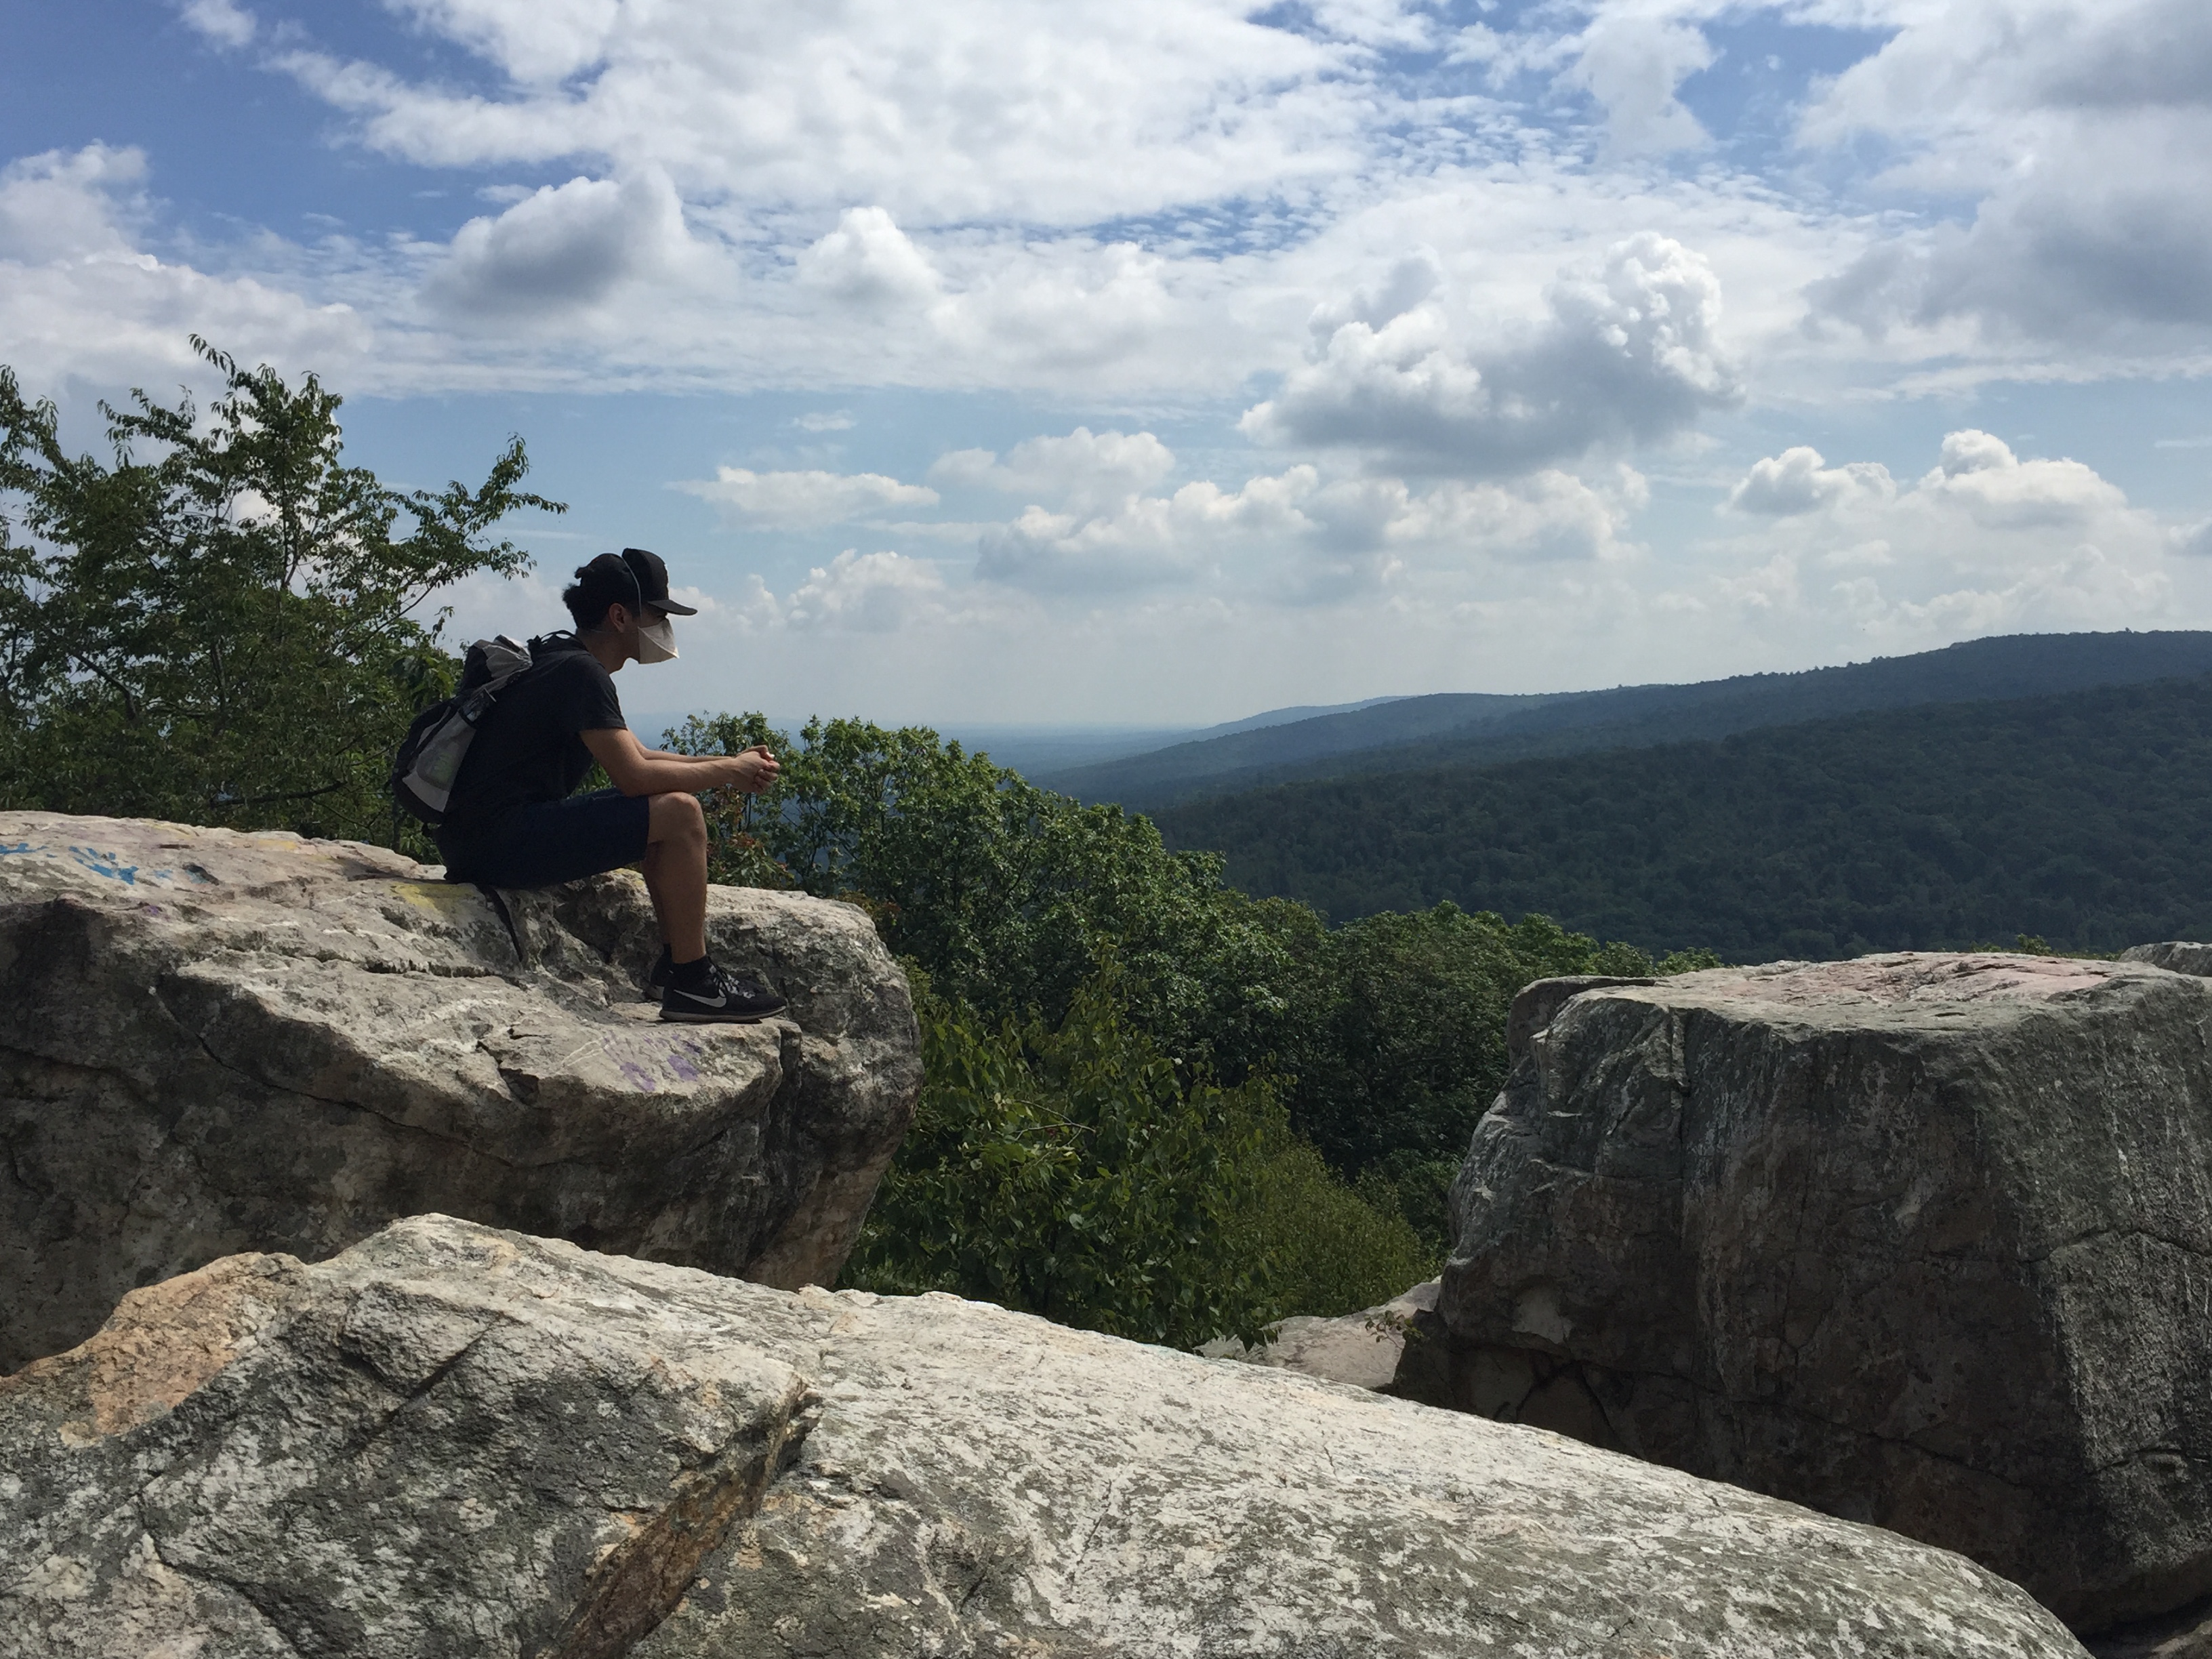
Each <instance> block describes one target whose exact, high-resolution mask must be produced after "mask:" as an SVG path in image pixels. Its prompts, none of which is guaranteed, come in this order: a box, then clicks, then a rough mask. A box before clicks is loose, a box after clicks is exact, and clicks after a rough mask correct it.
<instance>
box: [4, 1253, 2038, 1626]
mask: <svg viewBox="0 0 2212 1659" xmlns="http://www.w3.org/2000/svg"><path fill="white" fill-rule="evenodd" d="M0 1469H4V1470H5V1471H6V1474H4V1476H0V1656H6V1659H31V1656H38V1659H64V1656H65V1659H122V1656H129V1659H141V1656H145V1655H149V1654H158V1655H163V1656H182V1655H185V1654H197V1655H200V1656H203V1659H213V1656H216V1655H224V1656H230V1655H237V1656H259V1655H268V1656H272V1659H274V1656H292V1655H298V1654H334V1655H335V1654H345V1655H348V1656H362V1659H386V1656H389V1659H421V1656H445V1655H453V1656H459V1655H469V1656H476V1655H500V1654H506V1655H516V1654H538V1655H554V1656H561V1659H569V1656H586V1655H588V1656H593V1659H613V1656H617V1655H621V1654H624V1653H629V1654H634V1655H636V1656H639V1659H688V1656H700V1659H708V1656H712V1659H755V1656H758V1659H790V1656H795V1655H824V1656H837V1659H860V1656H869V1655H883V1656H890V1655H900V1656H908V1655H939V1654H943V1655H953V1654H975V1655H981V1654H993V1655H1005V1656H1014V1655H1031V1656H1038V1659H1045V1656H1093V1659H1096V1656H1104V1655H1127V1656H1145V1659H1152V1656H1158V1659H1170V1656H1176V1659H1182V1656H1217V1659H1218V1656H1231V1655H1280V1656H1291V1655H1297V1656H1307V1659H1338V1656H1342V1659H1352V1656H1358V1659H1370V1656H1377V1655H1390V1654H1401V1655H1406V1656H1409V1659H1410V1656H1439V1659H1444V1656H1456V1655H1468V1656H1474V1655H1483V1656H1492V1655H1522V1656H1527V1659H1573V1656H1583V1655H1589V1656H1601V1655H1602V1656H1620V1655H1630V1654H1652V1655H1657V1654H1664V1655H1668V1656H1670V1659H1699V1656H1712V1655H1733V1656H1743V1659H1753V1656H1756V1659H1788V1656H1797V1655H1822V1656H1828V1655H1833V1656H1845V1655H1849V1656H1854V1659H1887V1656H1905V1655H1911V1656H1920V1659H1981V1656H1989V1659H1996V1656H2000V1655H2002V1656H2007V1659H2058V1656H2069V1659H2079V1656H2080V1655H2081V1649H2080V1648H2079V1647H2078V1646H2077V1645H2076V1644H2075V1642H2074V1641H2073V1640H2072V1638H2070V1637H2069V1636H2068V1635H2067V1633H2066V1632H2065V1631H2064V1630H2063V1628H2062V1627H2061V1626H2059V1625H2058V1624H2057V1621H2056V1620H2053V1619H2052V1618H2051V1616H2050V1615H2049V1614H2048V1613H2045V1611H2044V1610H2043V1609H2041V1608H2039V1607H2036V1606H2035V1605H2034V1604H2033V1602H2032V1601H2030V1600H2029V1599H2028V1598H2027V1596H2026V1595H2023V1594H2021V1592H2020V1591H2019V1590H2018V1589H2016V1588H2015V1587H2014V1586H2011V1585H2009V1584H2007V1583H2003V1582H2002V1580H2000V1579H1998V1578H1996V1577H1994V1576H1993V1575H1991V1574H1990V1573H1988V1572H1986V1571H1983V1570H1982V1569H1979V1568H1978V1567H1975V1566H1974V1565H1972V1564H1971V1563H1968V1562H1966V1561H1965V1560H1963V1559H1960V1558H1959V1557H1956V1556H1953V1555H1949V1554H1946V1553H1942V1552H1940V1551H1936V1550H1932V1549H1929V1548H1927V1547H1924V1546H1921V1545H1917V1544H1914V1543H1912V1542H1911V1541H1907V1540H1905V1539H1903V1538H1899V1537H1898V1536H1896V1535H1895V1534H1888V1533H1884V1532H1880V1531H1877V1530H1875V1529H1872V1528H1862V1527H1857V1526H1852V1525H1850V1524H1848V1523H1844V1522H1836V1521H1832V1520H1829V1519H1826V1518H1825V1517H1821V1516H1815V1515H1813V1514H1811V1513H1810V1512H1808V1511H1806V1510H1800V1509H1796V1508H1794V1507H1792V1506H1790V1505H1788V1504H1781V1503H1778V1502H1776V1501H1774V1500H1772V1499H1771V1498H1761V1497H1758V1496H1756V1495H1754V1494H1753V1493H1750V1492H1742V1491H1739V1490H1736V1489H1734V1488H1730V1487H1726V1486H1715V1485H1710V1484H1707V1483H1705V1482H1702V1481H1699V1480H1693V1479H1692V1478H1690V1477H1688V1476H1686V1475H1683V1474H1679V1473H1676V1472H1674V1471H1672V1470H1668V1469H1662V1468H1657V1467H1656V1466H1653V1465H1650V1464H1646V1463H1640V1462H1633V1461H1632V1460H1629V1459H1626V1458H1621V1457H1618V1456H1615V1455H1611V1454H1608V1453H1605V1452H1601V1451H1597V1450H1595V1449H1591V1448H1589V1447H1585V1446H1583V1445H1580V1444H1577V1443H1575V1442H1572V1441H1570V1440H1565V1439H1563V1438H1561V1437H1557V1436H1554V1435H1550V1434H1547V1433H1543V1432H1541V1431H1534V1430H1529V1429H1524V1428H1517V1427H1513V1426H1509V1425H1498V1424H1493V1423H1486V1422H1482V1421H1480V1420H1477V1419H1473V1418H1470V1417H1466V1416H1462V1415H1459V1414H1456V1413H1448V1412H1437V1411H1433V1410H1431V1409H1429V1408H1427V1407H1421V1406H1417V1405H1413V1404H1412V1403H1410V1402H1407V1401H1397V1400H1390V1399H1386V1398H1383V1397H1380V1396H1377V1395H1371V1394H1368V1393H1365V1392H1364V1391H1362V1390H1358V1389H1347V1388H1343V1387H1340V1386H1338V1385H1334V1384H1331V1383H1322V1382H1318V1381H1316V1380H1314V1379H1312V1378H1309V1377H1304V1376H1298V1375H1297V1374H1295V1373H1293V1372H1289V1371H1285V1370H1274V1369H1270V1368H1267V1367H1261V1366H1253V1365H1243V1364H1231V1363H1229V1362H1225V1361H1219V1360H1207V1359H1203V1358H1197V1357H1194V1356H1192V1355H1188V1354H1180V1353H1176V1352H1170V1351H1169V1350H1166V1349H1160V1348H1151V1347H1145V1346H1139V1345H1137V1344H1134V1343H1129V1342H1124V1341H1119V1340H1114V1339H1112V1338H1108V1337H1102V1336H1095V1335H1089V1334H1082V1333H1079V1332H1074V1331H1070V1330H1066V1329H1065V1328H1060V1327H1057V1326H1054V1325H1051V1324H1048V1323H1047V1322H1044V1321H1042V1320H1039V1319H1036V1318H1032V1317H1029V1316H1022V1315H1017V1314H1010V1313H1007V1312H1005V1311H1004V1310H999V1309H995V1308H990V1307H986V1306H982V1305H980V1304H969V1303H963V1302H960V1301H958V1300H957V1299H955V1298H952V1297H945V1296H929V1297H914V1298H878V1297H871V1296H867V1295H865V1294H862V1293H859V1292H853V1291H847V1292H841V1293H835V1294H833V1293H831V1292H829V1291H820V1290H808V1291H802V1292H799V1293H797V1294H791V1293H787V1292H783V1291H773V1290H769V1289H766V1288H763V1287H762V1286H759V1285H748V1284H744V1283H742V1282H739V1281H737V1280H732V1279H718V1278H714V1277H713V1276H710V1275H708V1274H704V1273H696V1272H693V1271H690V1270H687V1269H684V1268H678V1267H667V1266H664V1265H661V1264H658V1263H648V1262H641V1261H629V1260H624V1259H622V1258H617V1257H610V1256H601V1255H590V1254H587V1253H586V1252H583V1251H580V1250H578V1249H575V1248H574V1246H571V1245H568V1244H566V1243H559V1242H547V1241H539V1240H534V1239H530V1238H526V1237H520V1236H519V1235H515V1234H511V1233H501V1232H495V1231H490V1230H488V1229H484V1228H480V1227H477V1226H473V1225H469V1224H465V1223H460V1222H455V1221H451V1220H447V1219H446V1218H440V1217H423V1218H416V1219H413V1220H410V1221H405V1222H401V1223H398V1224H396V1225H393V1226H392V1227H391V1228H389V1229H387V1230H386V1231H383V1232H381V1233H380V1234H378V1235H376V1236H375V1237H372V1238H371V1239H369V1240H368V1241H366V1242H364V1243H362V1244H360V1245H357V1246H356V1247H355V1248H354V1249H350V1250H349V1251H347V1252H345V1253H344V1254H343V1255H340V1256H338V1257H337V1258H335V1259H333V1260H331V1261H327V1262H325V1263H322V1264H320V1265H319V1266H314V1267H302V1266H301V1264H299V1263H298V1262H296V1261H292V1260H289V1259H288V1258H285V1257H282V1256H265V1255H264V1256H257V1257H245V1258H236V1259H232V1260H229V1261H223V1262H221V1263H217V1264H215V1265H213V1266H210V1267H208V1268H206V1269H204V1271H202V1272H200V1273H196V1274H193V1275H190V1276H188V1277H186V1278H184V1279H177V1280H173V1281H170V1282H169V1283H167V1284H164V1285H158V1286H155V1287H152V1288H150V1289H149V1290H146V1291H140V1292H138V1293H137V1295H135V1296H134V1297H131V1299H130V1300H129V1301H128V1302H126V1304H125V1306H124V1307H123V1309H121V1310H119V1311H118V1314H117V1316H116V1317H115V1318H114V1319H113V1320H112V1322H110V1323H109V1325H108V1326H107V1327H106V1329H105V1330H104V1331H103V1332H102V1333H101V1334H100V1335H99V1336H98V1337H97V1338H95V1339H94V1340H93V1341H91V1342H89V1343H88V1344H87V1345H86V1346H83V1347H82V1348H80V1349H78V1350H76V1351H75V1352H71V1353H69V1354H66V1355H64V1356H60V1357H58V1358H51V1359H47V1360H44V1361H41V1362H40V1363H39V1364H35V1365H33V1366H32V1367H30V1368H28V1369H27V1370H25V1371H23V1372H22V1373H21V1374H19V1375H17V1376H15V1377H13V1378H10V1379H7V1380H5V1381H3V1382H0ZM664 1615H665V1617H664Z"/></svg>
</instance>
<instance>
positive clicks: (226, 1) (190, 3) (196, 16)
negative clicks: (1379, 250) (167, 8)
mask: <svg viewBox="0 0 2212 1659" xmlns="http://www.w3.org/2000/svg"><path fill="white" fill-rule="evenodd" d="M178 11H179V13H180V14H181V15H183V17H184V20H185V23H186V24H188V25H189V26H190V27H192V28H193V29H195V30H197V32H198V33H201V34H203V35H204V36H206V37H207V38H208V39H209V40H212V41H214V42H215V43H216V45H217V46H230V47H239V46H251V45H252V44H253V36H254V33H255V30H256V27H257V26H256V24H255V22H254V20H253V14H252V12H250V11H248V10H246V9H245V8H244V7H243V6H240V5H239V4H237V3H235V0H183V3H182V4H181V5H179V7H178Z"/></svg>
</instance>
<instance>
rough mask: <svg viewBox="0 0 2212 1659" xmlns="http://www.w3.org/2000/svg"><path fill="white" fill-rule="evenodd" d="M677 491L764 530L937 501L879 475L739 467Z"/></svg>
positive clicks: (919, 488)
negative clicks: (710, 502)
mask: <svg viewBox="0 0 2212 1659" xmlns="http://www.w3.org/2000/svg"><path fill="white" fill-rule="evenodd" d="M676 488H677V489H681V490H683V491H684V493H685V494H686V495H696V496H698V497H700V498H701V499H702V501H712V502H714V505H715V506H716V507H719V508H720V510H721V511H722V513H723V514H724V515H725V516H726V517H727V518H728V519H730V520H732V521H734V522H736V523H738V524H743V525H748V526H756V527H758V528H763V529H769V528H774V529H799V528H805V527H807V526H822V525H831V524H843V523H847V522H848V521H850V520H854V519H861V518H866V517H868V516H869V515H871V514H872V513H880V512H882V511H884V509H886V508H888V507H934V506H936V505H937V499H938V497H937V492H936V491H935V490H933V489H930V488H929V487H928V486H927V484H909V483H900V482H899V481H898V480H897V479H896V478H892V477H885V476H884V474H882V473H880V472H819V471H806V472H755V471H751V470H750V469H749V468H746V467H742V466H724V467H717V468H716V469H715V472H714V477H712V478H710V479H695V480H690V481H686V482H684V483H679V484H678V485H677V486H676Z"/></svg>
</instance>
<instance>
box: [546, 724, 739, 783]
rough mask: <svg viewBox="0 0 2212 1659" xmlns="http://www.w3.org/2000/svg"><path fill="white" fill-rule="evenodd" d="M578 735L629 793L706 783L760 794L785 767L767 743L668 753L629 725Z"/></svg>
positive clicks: (613, 778)
mask: <svg viewBox="0 0 2212 1659" xmlns="http://www.w3.org/2000/svg"><path fill="white" fill-rule="evenodd" d="M579 735H580V736H581V737H582V738H583V740H584V747H585V748H586V749H588V750H591V751H592V759H593V760H595V761H597V762H599V765H600V766H601V767H602V768H603V769H605V772H606V775H607V776H608V777H609V778H611V779H612V780H613V781H614V786H615V787H616V788H617V789H619V790H621V791H622V792H623V793H624V794H625V795H673V794H679V793H680V794H694V793H697V792H698V791H700V790H702V789H742V790H744V792H745V793H748V794H752V795H757V794H759V793H761V792H762V791H763V790H764V789H766V788H768V787H769V785H771V784H773V783H774V782H775V775H776V773H777V772H778V771H779V770H781V768H780V767H779V765H778V764H777V762H776V758H775V756H773V755H771V754H769V751H768V750H766V749H748V750H745V751H744V753H743V754H741V755H667V754H661V753H659V752H657V751H655V750H650V749H647V748H646V747H645V745H644V744H641V743H640V742H638V740H637V733H635V732H633V731H631V730H630V729H629V727H628V726H609V727H607V728H606V729H605V730H604V731H598V732H581V733H580V734H579Z"/></svg>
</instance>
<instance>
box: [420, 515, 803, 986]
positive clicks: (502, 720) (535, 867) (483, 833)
mask: <svg viewBox="0 0 2212 1659" xmlns="http://www.w3.org/2000/svg"><path fill="white" fill-rule="evenodd" d="M561 601H562V604H564V605H567V606H568V614H569V616H570V617H574V620H575V624H576V627H575V631H574V633H573V634H571V633H560V634H552V635H546V636H545V637H544V638H542V639H535V640H532V641H531V642H530V654H531V665H530V666H529V667H528V668H526V669H525V670H524V671H522V672H521V673H520V675H518V676H516V678H514V679H513V681H512V682H510V683H509V684H507V686H505V687H504V688H503V689H502V690H501V692H500V694H499V700H498V702H495V703H494V704H493V705H492V707H491V709H490V710H489V713H487V714H485V715H484V717H483V722H482V723H481V724H480V725H479V726H478V727H477V734H476V738H475V740H474V741H473V742H472V743H471V745H470V748H469V753H468V758H467V759H466V760H465V762H464V763H462V767H461V772H460V775H459V777H458V778H456V779H455V780H454V783H453V797H452V800H451V803H450V805H449V806H448V808H447V813H446V817H445V821H444V822H443V823H441V824H440V825H439V826H438V829H437V831H436V834H437V839H438V849H439V851H440V852H441V853H443V854H445V858H446V878H447V880H449V881H463V882H475V883H477V884H482V885H483V886H487V887H545V886H550V885H551V884H553V883H555V882H562V881H574V880H576V879H577V878H580V877H583V876H591V875H597V874H599V872H601V871H603V870H613V869H617V868H618V867H620V866H623V865H630V864H635V865H638V866H641V868H642V869H643V871H644V872H645V886H646V891H647V893H649V894H651V895H652V897H653V914H654V915H655V916H657V917H658V918H659V922H660V937H661V940H662V945H661V951H660V958H659V961H658V962H656V963H654V964H653V973H652V977H651V981H650V983H651V986H652V987H653V988H655V989H658V990H659V992H660V1017H661V1018H663V1019H673V1020H690V1021H695V1022H702V1023H704V1022H725V1021H726V1022H732V1023H738V1022H744V1021H750V1020H757V1019H761V1018H765V1017H766V1016H768V1015H769V1014H773V1013H775V1012H777V1011H779V1010H780V1009H781V1008H782V1007H783V1006H784V1003H783V999H782V998H781V997H779V996H777V995H776V994H775V993H773V992H771V991H768V990H765V989H763V987H760V986H758V985H756V984H753V983H751V982H750V981H745V980H740V979H737V978H735V977H733V976H732V975H729V974H726V973H725V972H723V971H722V970H721V969H719V968H717V967H716V966H715V964H714V960H713V958H712V957H709V956H708V954H707V820H706V817H705V815H704V814H703V813H702V812H701V811H700V810H699V800H698V796H697V794H696V791H698V790H702V789H742V790H745V791H747V792H748V793H754V794H757V793H760V792H761V791H763V790H764V789H766V788H768V787H769V785H771V784H773V783H774V782H775V776H776V771H777V762H776V758H775V756H774V755H772V754H770V753H769V751H768V750H766V749H765V748H754V749H749V750H746V751H745V752H744V753H743V754H741V755H673V754H670V753H667V752H666V751H665V750H659V749H647V748H646V747H645V746H644V745H643V744H641V743H639V742H638V740H637V738H636V736H635V734H634V733H633V732H631V731H630V730H629V726H627V725H626V724H625V723H624V722H623V712H622V701H621V699H620V698H619V697H617V696H616V695H615V684H614V676H615V674H616V673H617V671H620V670H621V668H622V666H623V664H625V663H628V662H666V661H669V660H670V659H672V658H673V657H674V656H675V655H676V643H675V639H674V637H673V631H672V629H671V626H670V623H669V620H668V619H669V617H671V615H673V616H678V617H691V616H696V615H697V614H698V612H697V611H696V608H695V607H693V606H691V605H679V604H678V603H677V602H676V601H675V600H674V599H671V598H669V596H668V567H667V566H666V565H665V563H663V562H661V560H660V558H659V556H658V555H656V554H653V553H648V552H647V551H646V550H644V549H643V548H639V547H627V548H624V549H623V550H622V552H621V553H620V554H619V555H617V554H613V553H602V554H600V555H599V556H598V557H597V558H595V559H593V560H592V562H590V563H588V564H586V565H582V566H580V567H579V568H578V569H577V571H576V580H574V581H573V582H571V583H570V584H569V585H568V587H567V588H566V589H565V590H563V591H562V595H561ZM593 761H597V762H598V763H599V764H600V765H601V766H602V767H604V768H605V769H606V774H607V776H608V777H610V778H611V779H613V780H614V787H613V788H611V789H600V790H595V791H593V792H592V793H589V794H582V795H579V794H574V793H571V792H572V791H574V788H575V787H576V786H577V785H578V784H579V783H580V782H581V781H583V778H584V775H585V774H586V772H588V771H590V770H591V768H592V762H593Z"/></svg>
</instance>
